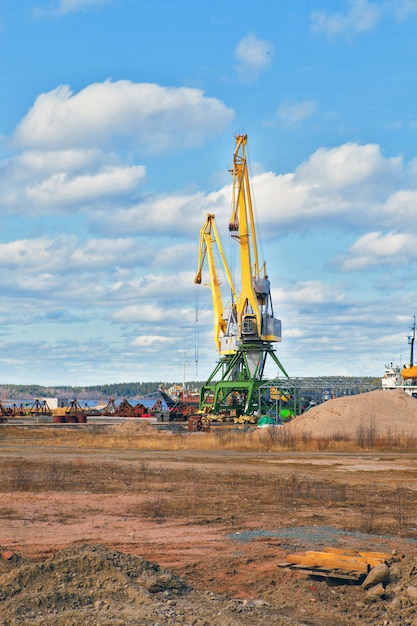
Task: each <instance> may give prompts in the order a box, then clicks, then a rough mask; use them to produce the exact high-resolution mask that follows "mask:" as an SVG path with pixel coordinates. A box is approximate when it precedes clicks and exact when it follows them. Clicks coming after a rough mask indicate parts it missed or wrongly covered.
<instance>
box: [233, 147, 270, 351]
mask: <svg viewBox="0 0 417 626" xmlns="http://www.w3.org/2000/svg"><path fill="white" fill-rule="evenodd" d="M246 143H247V135H237V136H236V146H235V151H234V153H233V169H232V170H231V173H232V177H233V185H232V195H233V197H232V215H231V218H230V222H229V230H230V232H231V233H232V236H233V237H234V238H235V239H236V240H237V241H238V242H239V244H240V271H241V282H242V287H241V292H240V294H239V297H238V301H237V319H238V337H239V340H245V339H246V340H247V339H250V338H257V339H262V340H264V341H281V322H280V320H277V319H276V318H274V316H273V309H272V300H271V289H270V283H269V280H268V276H267V274H266V265H265V263H263V265H262V267H260V266H259V259H258V244H257V240H256V229H255V220H254V215H253V207H252V196H251V190H250V183H249V174H248V164H247V159H246Z"/></svg>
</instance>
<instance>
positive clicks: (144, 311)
mask: <svg viewBox="0 0 417 626" xmlns="http://www.w3.org/2000/svg"><path fill="white" fill-rule="evenodd" d="M110 317H111V319H112V320H113V321H115V322H120V323H122V324H155V325H162V326H163V327H165V326H166V325H167V324H168V323H173V324H175V326H176V328H177V329H178V328H180V327H181V326H184V324H185V325H187V326H189V325H192V324H193V323H194V321H195V312H194V311H193V310H192V309H180V308H178V307H175V306H174V305H173V304H172V303H171V306H170V307H169V308H164V307H162V306H158V305H155V304H146V303H142V304H140V305H132V306H128V307H124V308H122V309H119V310H117V311H115V312H114V313H112V314H111V316H110Z"/></svg>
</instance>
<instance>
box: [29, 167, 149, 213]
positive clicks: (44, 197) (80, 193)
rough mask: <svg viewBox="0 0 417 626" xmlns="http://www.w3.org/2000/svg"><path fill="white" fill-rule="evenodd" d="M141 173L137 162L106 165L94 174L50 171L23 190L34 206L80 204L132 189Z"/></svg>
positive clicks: (139, 178)
mask: <svg viewBox="0 0 417 626" xmlns="http://www.w3.org/2000/svg"><path fill="white" fill-rule="evenodd" d="M144 176H145V168H144V167H143V166H141V165H137V166H132V167H107V168H104V169H103V170H101V171H99V172H96V173H94V174H85V175H80V176H74V177H71V176H68V174H67V173H66V172H60V173H59V174H53V175H52V176H50V177H49V178H47V179H45V180H42V181H41V182H40V183H36V184H35V185H33V186H30V187H28V188H27V189H26V196H27V198H28V199H29V200H31V201H33V202H34V204H35V205H40V206H43V207H45V206H46V205H53V206H54V208H55V209H56V207H57V206H62V204H67V203H77V204H81V203H83V202H86V201H91V200H98V199H100V198H102V197H103V196H106V197H109V196H113V195H118V194H120V193H126V192H128V191H132V190H133V189H134V188H135V187H136V186H137V185H138V184H139V183H140V182H141V181H142V180H143V179H144Z"/></svg>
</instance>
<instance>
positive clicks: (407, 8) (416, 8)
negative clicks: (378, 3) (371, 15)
mask: <svg viewBox="0 0 417 626" xmlns="http://www.w3.org/2000/svg"><path fill="white" fill-rule="evenodd" d="M385 6H386V8H387V9H388V11H391V12H392V13H393V14H394V16H395V17H396V18H397V19H398V20H404V19H406V18H407V17H408V16H409V15H412V14H413V13H417V0H388V1H387V2H386V3H385Z"/></svg>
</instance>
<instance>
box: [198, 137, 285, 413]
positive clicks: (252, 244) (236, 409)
mask: <svg viewBox="0 0 417 626" xmlns="http://www.w3.org/2000/svg"><path fill="white" fill-rule="evenodd" d="M246 143H247V135H237V136H236V145H235V150H234V153H233V167H232V169H231V170H230V171H231V174H232V214H231V218H230V222H229V231H230V233H231V236H232V237H233V239H234V240H236V241H237V242H238V244H239V250H240V255H239V256H240V268H239V269H240V289H239V290H237V289H236V287H235V283H234V281H233V279H232V276H231V272H230V270H229V267H228V264H227V261H226V258H225V255H224V252H223V248H222V246H221V243H220V238H219V235H218V232H217V228H216V226H215V221H214V215H212V214H209V215H207V218H206V221H205V223H204V225H203V227H202V228H201V231H200V247H199V258H198V270H197V275H196V277H195V281H194V282H195V283H198V284H200V283H201V282H202V271H203V266H204V262H205V259H206V258H207V259H208V264H209V274H210V287H211V291H212V300H213V310H214V339H215V343H216V347H217V350H218V352H219V354H220V360H219V362H218V364H217V366H216V368H215V369H214V371H213V373H212V374H211V376H210V378H209V379H208V381H207V382H206V384H205V385H204V386H203V387H202V390H201V396H200V409H201V410H202V411H204V412H206V413H211V414H213V415H216V417H217V418H218V417H219V416H222V415H224V416H227V417H228V416H232V417H236V418H238V417H239V416H242V415H245V416H248V418H250V417H251V416H252V415H253V414H255V413H257V414H260V413H261V412H262V410H263V409H264V408H265V404H266V403H267V402H268V401H269V398H266V397H262V391H260V389H261V387H262V384H263V383H264V380H263V374H264V368H265V363H266V359H267V357H268V356H270V357H271V358H272V359H273V360H274V362H275V364H276V365H277V366H278V367H279V369H280V370H281V372H282V373H283V374H284V376H286V377H288V375H287V373H286V372H285V370H284V368H283V367H282V365H281V363H280V362H279V360H278V358H277V357H276V355H275V351H274V349H273V347H272V343H274V342H279V341H281V321H280V320H279V319H277V318H275V317H274V313H273V308H272V299H271V288H270V282H269V279H268V275H267V273H266V264H265V263H263V264H262V265H261V266H260V265H259V259H258V245H257V238H256V230H255V221H254V215H253V207H252V198H251V190H250V181H249V174H248V164H247V159H246ZM214 244H216V245H217V248H218V250H219V254H220V259H221V262H222V265H223V269H224V272H225V274H226V277H227V281H228V284H229V289H230V295H231V303H230V305H229V306H228V308H227V310H226V307H224V306H223V300H222V294H221V288H220V282H219V280H218V272H217V268H216V265H215V260H214ZM218 378H219V379H218Z"/></svg>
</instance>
